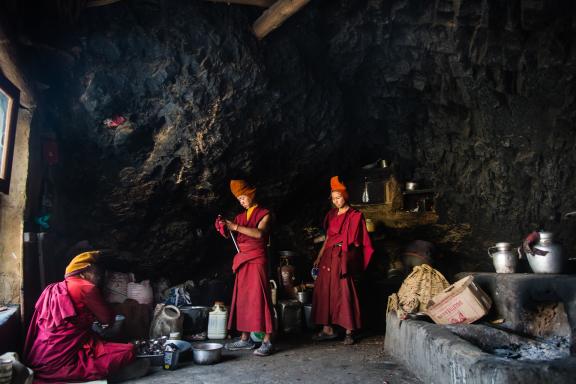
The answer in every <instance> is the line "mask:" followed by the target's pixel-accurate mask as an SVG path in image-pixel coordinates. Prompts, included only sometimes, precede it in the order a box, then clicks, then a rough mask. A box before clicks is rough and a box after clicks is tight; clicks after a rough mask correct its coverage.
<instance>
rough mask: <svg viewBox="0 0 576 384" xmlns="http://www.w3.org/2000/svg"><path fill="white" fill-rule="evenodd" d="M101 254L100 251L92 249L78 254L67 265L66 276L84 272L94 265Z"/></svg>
mask: <svg viewBox="0 0 576 384" xmlns="http://www.w3.org/2000/svg"><path fill="white" fill-rule="evenodd" d="M99 254H100V252H99V251H91V252H84V253H81V254H79V255H77V256H76V257H74V258H73V259H72V261H71V262H70V264H68V266H67V267H66V272H65V273H64V277H69V276H74V275H78V274H80V273H82V272H84V271H85V270H87V269H88V268H90V267H91V266H92V265H94V263H95V262H96V258H97V257H98V255H99Z"/></svg>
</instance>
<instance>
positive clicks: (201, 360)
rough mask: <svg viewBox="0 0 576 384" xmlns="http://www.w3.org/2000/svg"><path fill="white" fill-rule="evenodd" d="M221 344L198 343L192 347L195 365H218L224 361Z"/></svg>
mask: <svg viewBox="0 0 576 384" xmlns="http://www.w3.org/2000/svg"><path fill="white" fill-rule="evenodd" d="M223 347H224V346H223V345H222V344H220V343H197V344H193V345H192V358H193V360H194V363H196V364H200V365H209V364H216V363H218V362H220V359H222V348H223Z"/></svg>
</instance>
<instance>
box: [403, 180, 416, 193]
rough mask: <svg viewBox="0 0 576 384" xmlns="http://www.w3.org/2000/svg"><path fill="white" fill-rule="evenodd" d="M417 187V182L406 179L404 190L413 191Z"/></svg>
mask: <svg viewBox="0 0 576 384" xmlns="http://www.w3.org/2000/svg"><path fill="white" fill-rule="evenodd" d="M416 188H418V183H416V182H415V181H408V182H406V190H407V191H415V190H416Z"/></svg>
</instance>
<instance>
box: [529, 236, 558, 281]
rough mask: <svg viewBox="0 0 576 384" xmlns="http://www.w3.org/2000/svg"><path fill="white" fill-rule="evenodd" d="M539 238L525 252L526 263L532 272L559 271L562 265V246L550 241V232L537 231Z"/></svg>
mask: <svg viewBox="0 0 576 384" xmlns="http://www.w3.org/2000/svg"><path fill="white" fill-rule="evenodd" d="M539 235H540V240H539V241H538V243H536V244H535V245H534V246H533V247H532V249H533V252H532V253H530V252H527V253H526V256H527V257H528V263H529V264H530V268H532V271H534V273H560V272H562V267H563V266H564V256H563V254H562V247H561V246H560V245H558V244H554V243H552V238H553V237H554V234H553V233H552V232H539Z"/></svg>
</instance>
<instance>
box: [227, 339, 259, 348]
mask: <svg viewBox="0 0 576 384" xmlns="http://www.w3.org/2000/svg"><path fill="white" fill-rule="evenodd" d="M254 348H256V344H255V343H254V342H253V341H252V340H250V339H248V340H242V339H238V340H236V341H234V342H232V343H228V344H226V349H227V350H229V351H240V350H244V349H254Z"/></svg>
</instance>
